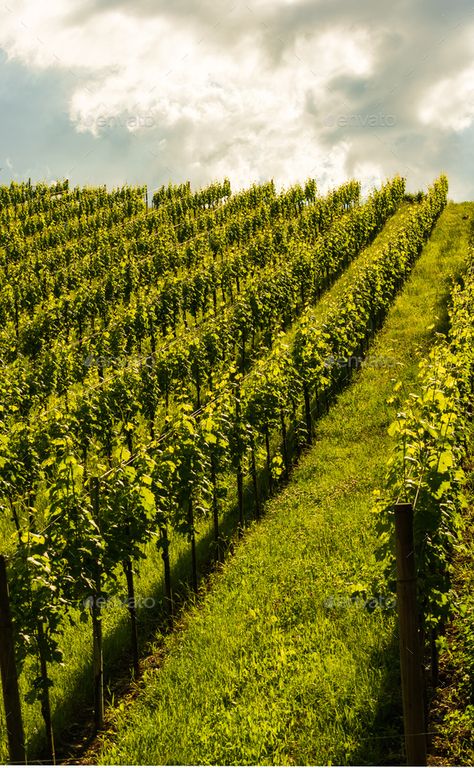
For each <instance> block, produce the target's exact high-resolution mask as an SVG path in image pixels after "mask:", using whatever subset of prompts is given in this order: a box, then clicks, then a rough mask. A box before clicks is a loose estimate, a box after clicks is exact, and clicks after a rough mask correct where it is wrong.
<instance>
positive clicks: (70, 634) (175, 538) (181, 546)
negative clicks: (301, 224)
mask: <svg viewBox="0 0 474 768" xmlns="http://www.w3.org/2000/svg"><path fill="white" fill-rule="evenodd" d="M402 208H403V210H405V206H402ZM402 226H403V215H402V214H401V212H400V211H397V212H396V213H395V214H394V216H393V217H391V218H390V220H389V222H388V223H387V225H386V227H385V228H384V229H383V230H382V232H381V233H380V234H379V235H378V236H377V237H376V238H375V240H374V243H373V246H374V247H369V248H367V249H365V250H363V251H362V252H361V253H360V254H359V255H358V256H357V257H356V258H355V259H354V261H353V262H352V264H351V266H350V269H351V270H352V268H353V264H360V263H361V262H362V261H365V260H366V259H368V258H370V256H371V254H373V253H374V252H375V250H376V249H377V248H378V246H379V245H380V244H381V243H382V242H385V241H386V239H387V237H388V236H389V235H393V234H394V232H395V231H397V229H400V227H402ZM351 274H352V272H351ZM341 282H344V285H346V273H344V274H342V275H341V276H340V277H339V279H338V280H336V282H335V284H334V285H333V286H332V287H331V288H330V289H328V291H327V292H326V293H325V294H324V296H325V298H326V297H327V298H329V299H330V298H331V297H332V296H333V294H334V293H335V292H336V291H340V285H341ZM297 322H298V321H296V323H297ZM295 325H296V324H295ZM293 330H294V327H293V328H292V329H290V330H289V333H288V338H290V335H291V333H292V332H293ZM225 480H226V478H222V482H225ZM227 480H228V483H229V493H228V498H227V500H226V502H225V503H224V504H223V505H222V514H221V520H220V524H221V531H222V534H223V536H224V537H230V536H232V534H233V533H234V532H235V529H236V526H237V510H236V493H235V488H234V485H235V483H234V478H233V477H232V478H231V477H229V478H227ZM249 485H250V483H249ZM246 502H247V503H246V512H247V514H248V515H250V507H251V506H252V504H251V499H250V494H246ZM13 533H14V528H13V523H12V521H11V520H9V519H8V517H4V518H2V519H1V520H0V542H2V545H3V546H4V547H5V546H6V545H5V542H6V541H7V540H8V539H9V538H10V537H11V536H12V535H13ZM13 541H14V537H13V539H12V542H13ZM212 555H213V542H212V532H211V524H210V522H209V520H202V521H199V536H198V561H199V567H200V571H201V572H202V571H203V570H204V569H205V567H206V565H207V564H208V562H209V560H210V559H212ZM170 557H171V567H172V578H173V585H174V587H175V588H179V587H180V585H181V591H182V592H183V593H186V587H185V586H184V584H185V582H186V581H189V579H190V573H191V566H190V556H189V545H188V543H187V542H186V540H185V539H184V538H183V537H182V536H180V535H179V534H173V533H172V532H171V542H170ZM162 570H163V567H162V561H161V556H160V553H159V552H158V551H157V549H156V547H155V546H154V544H151V545H149V546H148V547H147V548H146V558H145V559H144V560H142V561H141V562H140V563H139V564H138V566H137V576H136V590H137V597H138V598H139V599H140V598H146V599H150V598H151V599H152V600H154V601H155V604H156V609H151V610H150V609H147V608H144V609H143V610H141V611H139V619H140V627H139V632H140V635H141V637H142V638H146V637H147V636H149V635H150V628H153V629H154V628H155V627H156V625H157V623H158V622H159V621H160V618H161V607H162V595H163V591H164V589H163V579H162ZM119 578H120V581H121V583H122V585H123V586H122V590H121V592H120V595H119V597H122V598H124V597H126V595H125V593H124V579H123V576H122V574H120V577H119ZM76 618H77V616H76ZM103 623H104V637H105V649H104V650H105V653H104V656H105V672H106V677H107V679H108V680H109V681H110V680H112V679H114V677H116V676H117V673H118V674H119V676H120V677H121V678H123V677H124V672H125V669H124V667H125V668H126V666H127V660H126V654H127V650H128V648H129V628H128V616H127V611H126V609H125V608H124V607H123V606H121V605H120V602H119V600H113V601H112V602H111V603H110V604H109V605H108V606H107V607H106V608H105V610H104V622H103ZM61 647H62V648H63V650H64V662H65V663H64V665H63V666H61V667H60V666H58V665H55V666H53V667H51V670H50V674H51V678H52V679H53V681H54V686H53V687H52V689H51V703H52V710H53V724H54V730H55V734H56V736H57V741H58V746H59V752H60V753H61V751H62V744H61V740H62V738H63V736H64V737H65V741H66V742H67V740H68V738H69V737H68V733H67V732H68V728H69V726H70V725H71V723H72V724H73V725H74V724H75V723H76V722H77V720H79V723H80V722H81V721H82V722H83V723H84V720H85V719H87V715H88V714H90V712H91V707H92V685H91V678H92V671H91V650H92V643H91V628H90V625H89V624H79V625H78V626H76V627H74V628H70V627H68V626H67V627H66V632H65V634H64V637H63V638H62V640H61ZM142 650H144V648H142ZM124 658H125V663H124ZM36 674H37V673H36V669H35V668H34V663H33V662H32V661H31V662H30V663H29V664H28V665H27V667H26V669H25V670H24V672H23V674H22V675H21V679H20V685H21V690H22V693H26V692H27V690H28V681H29V680H31V679H34V677H36ZM78 713H80V714H79V717H77V715H78ZM24 722H25V732H26V737H27V747H28V754H29V756H30V758H31V757H32V756H37V755H38V754H40V753H41V749H42V748H43V744H44V733H43V725H42V719H41V714H40V708H39V705H38V704H36V705H34V706H32V705H27V704H25V705H24ZM74 730H75V729H74ZM5 749H6V738H5V726H4V721H3V713H2V712H1V711H0V759H6V752H5Z"/></svg>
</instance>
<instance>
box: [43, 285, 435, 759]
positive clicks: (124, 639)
mask: <svg viewBox="0 0 474 768" xmlns="http://www.w3.org/2000/svg"><path fill="white" fill-rule="evenodd" d="M401 288H402V285H400V286H399V289H401ZM449 293H450V292H449V288H448V286H447V287H446V291H445V293H444V294H443V295H442V296H441V297H440V299H439V301H438V303H437V306H436V314H437V316H438V319H437V323H436V327H435V329H434V330H433V332H432V333H435V332H446V331H447V330H448V313H447V304H448V297H449ZM387 311H388V310H387ZM384 319H385V313H384V315H383V316H380V317H378V318H376V320H375V322H374V328H373V333H372V334H370V335H367V336H366V338H365V339H364V340H363V341H362V342H361V345H360V348H359V350H357V351H356V353H355V354H356V355H360V356H362V357H363V356H364V354H366V353H367V351H368V350H369V348H370V343H371V338H373V337H374V335H375V333H376V332H377V331H378V330H379V329H380V328H381V327H382V324H383V321H384ZM353 372H354V371H353V370H352V369H349V370H347V371H344V372H342V373H341V372H339V373H338V375H337V376H335V377H334V380H333V384H332V387H331V390H330V392H329V393H328V397H327V398H324V397H323V398H320V401H319V402H314V401H313V402H312V404H311V406H312V407H311V412H312V419H313V421H314V422H316V421H317V419H318V418H320V417H321V416H322V415H324V413H326V412H327V410H328V409H329V407H334V404H335V403H336V402H337V396H338V394H340V393H341V392H342V391H343V390H344V389H345V388H346V386H347V385H348V384H350V382H351V380H352V374H353ZM303 421H304V416H302V417H301V423H303ZM296 434H297V433H296V431H295V429H293V428H291V427H289V428H288V434H287V438H288V452H289V457H290V464H291V466H292V468H293V466H294V465H295V463H296V462H297V460H298V458H299V456H300V454H301V452H302V451H303V450H304V448H305V447H304V446H302V445H301V439H300V438H299V439H297V436H296ZM278 442H279V438H277V437H275V438H274V439H273V440H272V444H273V446H275V445H276V444H277V443H278ZM308 447H309V446H308ZM290 477H291V473H290ZM288 479H289V478H287V479H286V480H283V481H280V482H278V483H274V489H273V490H274V492H278V490H279V489H280V488H281V487H282V485H283V484H285V482H286V481H287V480H288ZM269 485H270V483H269V476H268V472H267V471H266V470H265V469H261V470H260V472H259V476H258V487H259V495H260V501H261V505H262V510H263V511H264V506H263V505H264V502H265V500H266V499H267V498H268V497H269V495H270V493H269ZM232 495H233V494H232ZM254 507H255V503H254V495H253V488H252V482H251V480H247V482H246V483H245V485H244V517H245V520H246V521H247V522H248V521H250V519H253V518H254V517H255V514H254ZM238 518H239V515H238V509H237V504H236V503H229V504H228V506H227V510H226V513H225V514H224V516H223V518H222V519H221V521H220V534H221V539H222V542H223V548H224V549H225V550H226V552H227V553H230V554H231V553H232V552H233V550H234V547H235V546H236V544H237V542H238V534H237V532H238ZM244 536H245V533H244ZM196 556H197V565H198V573H199V576H200V592H201V594H202V593H203V591H204V589H205V584H206V576H207V575H208V574H209V573H210V572H211V571H212V570H213V569H214V568H215V566H216V544H215V541H214V534H213V531H212V530H211V529H209V530H208V531H207V532H206V533H204V534H202V535H201V536H200V537H199V539H197V540H196ZM160 570H161V568H160V558H157V578H156V581H155V582H154V584H153V586H152V588H151V590H150V597H153V601H154V607H153V608H141V609H140V608H139V609H138V611H137V619H138V622H139V632H140V637H139V643H140V656H141V658H143V657H144V656H146V654H147V651H148V646H149V642H150V641H151V640H152V639H153V637H154V636H155V635H156V634H159V633H162V634H166V633H167V632H169V631H170V622H169V617H168V612H167V610H166V605H165V600H164V595H163V576H162V573H159V571H160ZM171 576H172V583H173V590H174V597H175V606H176V612H175V615H176V617H177V618H179V615H180V613H181V612H182V610H183V608H184V607H185V606H186V605H188V604H189V603H190V602H192V601H195V600H198V599H199V593H198V595H195V594H194V593H193V592H192V591H191V589H190V587H189V582H190V577H191V554H190V550H188V549H187V550H185V551H183V552H182V553H181V554H180V556H179V557H178V558H177V560H176V562H175V563H174V565H173V567H172V572H171ZM91 643H92V639H91ZM130 646H131V643H130V628H129V621H128V618H127V616H125V615H124V616H123V618H122V619H121V620H120V622H119V623H118V625H117V626H116V628H115V629H114V630H113V631H112V632H110V633H108V634H107V635H106V636H105V638H104V660H105V677H106V681H107V685H108V702H109V703H113V701H114V700H115V698H116V697H119V696H120V695H122V694H123V693H125V692H127V691H130V681H131V668H132V657H131V652H130ZM371 663H372V664H373V665H374V667H382V669H383V683H382V686H381V688H380V691H379V696H378V705H377V711H376V713H375V715H373V716H371V717H368V718H367V722H366V732H367V738H366V741H365V742H364V743H363V744H362V745H361V747H360V748H358V749H357V750H355V751H354V754H353V755H351V760H350V762H351V764H359V765H362V764H370V763H373V764H379V765H381V764H387V765H390V764H397V763H399V762H400V755H401V746H402V736H401V733H402V720H401V704H400V700H399V699H400V686H399V672H398V645H397V641H396V639H395V637H394V638H393V642H392V643H391V645H390V646H389V647H388V648H387V649H386V651H385V652H384V653H383V654H382V655H381V654H380V653H378V654H376V655H375V656H374V657H373V659H372V660H371ZM78 713H79V714H78ZM361 719H362V722H364V713H361ZM71 723H73V725H71ZM53 726H54V729H55V732H56V736H57V752H58V758H59V759H69V760H70V761H71V762H72V760H77V759H80V757H81V755H83V754H84V752H85V751H86V749H87V747H88V746H89V745H90V743H91V741H92V739H93V737H94V728H93V709H92V670H91V667H90V665H84V666H83V668H82V669H81V670H80V672H79V674H78V676H77V683H76V685H75V687H74V688H72V690H71V691H70V694H69V695H68V696H67V699H65V700H63V701H61V702H60V703H59V704H56V707H55V710H54V713H53ZM380 734H384V735H383V736H380ZM43 750H44V738H43V734H42V731H39V732H38V733H37V734H36V735H35V736H34V737H32V738H31V739H30V741H29V745H28V751H29V753H30V754H33V755H37V756H39V759H38V760H37V762H41V756H42V755H43V757H44V751H43ZM30 762H32V761H31V760H30Z"/></svg>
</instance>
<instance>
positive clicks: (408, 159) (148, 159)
mask: <svg viewBox="0 0 474 768" xmlns="http://www.w3.org/2000/svg"><path fill="white" fill-rule="evenodd" d="M465 2H467V0H454V3H455V5H456V4H457V5H460V4H462V3H465ZM350 5H351V4H348V3H347V0H317V2H316V0H247V2H246V3H243V4H239V3H235V2H234V1H233V0H228V2H227V0H226V2H223V3H222V4H219V6H216V5H215V4H213V3H211V0H201V2H200V3H198V4H196V3H193V2H191V0H173V3H169V2H167V0H134V3H133V4H131V3H127V2H126V0H100V2H99V0H50V1H49V2H48V4H41V3H38V2H37V0H17V1H16V3H15V5H13V4H12V5H11V7H8V6H0V49H3V50H4V51H5V52H6V53H7V55H8V57H9V58H10V61H14V62H15V63H20V64H21V65H22V66H23V67H24V68H25V69H26V70H27V71H32V72H34V73H35V75H36V76H37V77H38V76H39V75H38V73H39V74H40V75H41V77H42V78H43V79H44V80H46V79H47V78H48V79H49V80H48V82H49V86H48V94H49V95H50V96H51V93H52V87H53V86H52V83H53V82H54V81H55V79H56V82H59V83H60V84H61V91H60V93H59V94H58V95H57V96H56V94H55V98H54V103H55V108H56V110H58V105H60V107H59V108H62V109H63V110H64V112H65V113H66V115H67V116H68V117H69V124H68V125H67V128H66V130H70V135H69V134H68V136H67V137H66V136H64V137H62V138H63V140H62V145H63V147H64V152H66V151H67V147H68V145H70V146H71V155H73V156H74V157H75V158H76V152H75V145H76V144H77V146H79V147H80V148H81V149H80V152H79V155H80V158H89V157H91V158H92V157H93V158H94V159H91V160H89V159H87V160H86V162H85V163H84V164H83V163H82V161H81V162H79V161H77V159H75V161H74V163H75V164H74V167H75V168H76V169H79V168H81V172H82V169H83V168H84V172H88V173H89V174H90V173H91V171H93V173H94V174H96V175H98V174H99V173H102V174H103V175H104V180H107V178H110V177H111V176H112V170H110V172H108V165H107V164H110V163H114V162H115V166H114V169H113V177H114V183H115V182H116V180H117V178H120V176H119V174H120V170H121V169H124V168H125V165H126V163H128V170H127V171H125V170H124V171H123V174H124V175H125V174H126V173H130V170H129V169H130V168H133V173H134V174H135V173H136V174H137V178H138V176H139V175H140V174H141V175H144V176H146V178H147V179H150V176H153V177H154V183H160V179H157V178H156V175H158V174H160V173H161V174H162V173H163V169H165V172H166V173H168V172H169V173H170V174H171V178H173V179H174V180H179V179H183V178H191V180H192V181H193V183H199V184H201V183H207V182H208V181H210V180H211V179H214V178H216V177H221V176H223V175H227V176H229V177H230V178H231V180H232V181H233V183H234V185H235V184H237V185H238V186H242V185H246V184H247V183H250V182H251V181H253V180H258V179H264V178H269V177H273V178H274V179H275V181H277V183H284V184H287V183H291V182H292V181H294V180H296V179H301V178H304V177H305V176H308V175H310V174H312V175H315V176H316V177H317V179H318V182H319V184H320V186H321V187H323V188H324V186H331V185H333V184H335V183H337V182H338V181H341V180H342V179H344V178H346V177H347V175H348V173H349V172H351V173H352V174H355V173H357V175H360V176H361V178H362V181H363V182H364V184H365V185H366V186H370V185H371V184H372V183H375V182H376V181H380V180H381V179H383V178H385V177H386V176H387V175H389V174H390V173H392V172H396V171H397V170H399V171H400V172H402V173H406V172H408V173H409V174H411V175H415V172H416V183H417V184H418V183H423V182H425V183H426V182H428V181H431V178H432V175H434V174H435V173H437V172H438V171H439V170H441V167H445V166H444V163H443V162H441V161H440V156H441V155H442V153H443V151H444V152H446V147H447V146H448V148H449V147H450V146H451V144H449V145H447V142H448V141H449V140H450V139H451V138H452V136H453V131H458V132H459V131H462V130H465V129H466V128H467V127H468V126H469V125H471V124H472V123H473V122H474V120H473V117H474V109H473V106H472V102H473V99H472V91H473V88H474V81H473V72H474V68H473V67H472V66H471V67H468V66H467V61H466V54H470V53H472V45H471V42H472V41H471V42H469V39H468V38H469V35H468V33H467V32H466V31H465V30H464V28H463V29H461V28H460V27H459V24H457V25H456V26H455V25H452V30H451V32H449V29H451V28H450V27H448V31H447V32H446V33H445V27H446V25H447V21H448V16H449V13H450V11H449V12H448V11H446V12H445V16H446V18H444V19H442V18H441V16H440V15H439V14H438V15H437V14H436V13H434V12H432V9H430V8H429V7H428V4H427V2H426V0H420V4H419V5H418V6H417V9H416V10H415V9H414V8H413V6H412V5H410V4H409V3H406V4H403V8H402V9H401V10H400V12H398V11H397V13H395V11H394V10H393V9H389V10H387V7H382V6H381V5H380V4H377V3H375V0H361V2H360V3H358V4H357V8H356V7H355V6H354V8H352V7H350ZM452 12H453V16H454V17H455V21H458V15H459V14H458V8H455V9H454V10H453V11H452ZM466 29H467V27H466ZM440 30H442V31H443V36H441V37H440ZM454 38H455V40H456V54H459V51H462V55H461V56H459V61H457V60H456V54H455V53H453V39H454ZM443 40H445V42H443ZM469 46H470V47H469ZM423 51H430V52H431V54H430V56H429V57H427V56H426V55H424V56H422V53H423ZM455 65H456V66H455ZM7 66H8V64H7ZM459 72H460V73H459ZM456 73H457V74H456ZM0 83H1V81H0ZM420 95H421V96H420ZM38 101H39V102H40V103H41V100H40V99H39V100H38ZM15 103H18V104H21V100H20V99H18V100H17V102H15ZM35 104H36V100H35ZM18 108H19V107H18ZM25 110H26V107H25ZM387 115H388V118H389V119H390V121H389V122H388V120H387V119H386V116H387ZM42 125H43V126H50V125H53V126H60V129H61V131H64V130H65V128H64V125H65V122H64V116H63V115H61V117H60V118H59V119H58V116H57V115H56V118H54V117H52V118H51V119H49V118H48V120H46V119H44V120H43V121H42ZM421 125H422V126H426V128H427V129H426V130H425V129H424V128H420V126H421ZM5 130H7V129H5ZM39 130H40V129H39V128H38V137H37V139H38V142H39V143H40V144H42V147H43V148H46V150H47V152H48V154H50V155H52V157H48V163H49V165H50V166H51V167H53V168H54V141H53V140H51V139H49V140H48V136H46V135H44V136H42V137H41V136H39ZM43 130H45V128H43ZM53 130H54V128H53ZM58 130H59V128H58ZM35 139H36V136H35ZM9 141H10V140H9ZM48 141H49V143H48ZM12 142H13V143H14V137H12ZM25 142H26V138H25ZM91 147H92V149H91ZM5 151H6V152H8V153H9V154H10V155H11V156H12V157H14V155H13V153H12V151H11V149H10V147H9V148H8V149H6V150H5ZM448 151H449V149H448ZM91 153H92V154H91ZM43 155H44V152H43ZM99 157H100V158H101V162H102V165H98V164H97V163H98V161H99ZM134 157H139V158H140V165H139V166H138V165H134V164H133V163H134ZM453 157H454V155H453ZM456 157H459V152H458V153H457V155H456ZM114 158H115V161H114ZM43 162H44V163H46V159H44V161H43ZM454 162H456V163H457V160H455V161H454ZM14 164H15V168H17V167H18V159H17V158H16V157H14ZM461 166H463V167H464V164H463V163H461ZM446 170H448V171H449V168H448V169H446ZM56 173H60V170H59V169H58V170H56ZM425 177H426V179H425ZM166 180H168V179H166Z"/></svg>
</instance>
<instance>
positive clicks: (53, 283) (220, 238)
mask: <svg viewBox="0 0 474 768" xmlns="http://www.w3.org/2000/svg"><path fill="white" fill-rule="evenodd" d="M357 194H358V189H357V188H354V196H355V199H357ZM339 197H341V198H343V199H344V200H347V193H346V192H345V187H343V188H341V193H340V195H339V192H338V191H336V192H335V193H333V195H330V196H329V198H328V201H327V202H326V203H321V204H320V205H321V206H323V205H325V213H326V216H328V212H327V210H326V209H327V208H328V207H329V209H330V210H331V211H332V215H334V212H335V203H336V200H338V199H339ZM276 201H277V202H278V198H276ZM263 213H266V212H265V211H263ZM234 216H235V214H232V217H231V218H230V220H229V221H228V225H227V226H226V227H223V226H222V225H220V227H219V233H218V235H217V236H213V233H212V230H211V231H210V233H209V231H208V232H206V234H205V235H203V238H202V240H201V241H199V240H198V241H197V242H196V243H195V244H194V246H193V247H191V245H190V243H189V242H188V243H186V244H183V246H182V247H180V248H178V247H177V242H176V239H175V237H174V236H173V233H172V232H171V233H170V231H169V229H166V230H165V231H164V232H163V229H162V228H161V229H158V231H157V236H155V237H152V238H150V239H149V240H148V242H147V241H146V240H144V239H143V230H144V228H145V227H149V222H150V220H153V214H152V215H151V216H148V217H147V218H143V219H141V220H140V221H141V226H140V229H141V231H140V229H138V231H137V227H136V226H135V225H134V224H132V227H133V230H134V231H133V238H134V240H133V241H130V240H129V236H130V234H131V233H130V227H126V228H125V231H123V230H122V229H120V230H118V233H117V234H118V238H115V242H114V241H113V240H112V241H111V240H110V239H109V238H107V239H103V230H101V240H102V242H99V243H97V242H96V238H91V240H90V242H89V243H88V242H85V243H84V244H83V246H84V250H83V248H82V247H81V251H80V253H81V256H80V258H78V249H77V247H76V246H75V245H74V244H72V243H70V244H69V245H68V246H67V248H66V249H64V250H63V249H61V250H60V252H59V255H61V256H62V257H63V259H65V260H66V263H65V265H64V267H63V269H60V268H59V267H60V264H59V263H58V259H57V258H56V256H55V254H53V263H51V259H50V258H49V255H47V254H44V253H43V254H42V256H41V264H39V257H38V255H36V256H35V260H34V262H33V264H31V266H30V267H27V266H26V265H25V262H24V260H22V261H21V262H20V263H19V268H18V274H17V275H16V276H14V275H12V274H11V271H10V273H9V281H7V282H6V284H5V285H4V287H3V289H2V295H1V296H0V313H1V315H2V316H3V319H4V321H7V320H8V319H10V318H12V317H14V318H15V326H17V325H18V324H19V322H20V319H21V313H22V311H23V310H24V309H25V308H27V309H28V312H29V313H31V312H32V311H34V308H35V307H36V306H37V304H38V303H39V302H45V301H47V300H48V298H49V297H50V295H51V293H53V294H54V298H53V299H52V300H50V301H49V302H48V303H49V304H50V308H49V309H48V311H49V313H50V314H52V315H53V316H54V315H56V314H57V309H56V307H57V305H58V304H64V305H65V307H66V310H65V311H66V313H67V315H68V316H69V314H70V310H69V308H70V306H71V309H72V313H74V303H75V297H74V295H69V296H63V295H62V296H61V298H60V299H59V298H56V297H59V295H60V294H63V293H64V289H65V287H66V286H65V281H67V283H71V282H72V286H73V287H74V286H78V285H79V286H80V283H81V281H83V282H85V281H86V280H89V279H90V276H91V273H92V275H93V276H94V278H95V280H96V282H97V283H98V285H99V291H102V282H101V281H100V276H101V275H102V274H103V273H104V272H106V273H107V278H106V279H107V283H106V285H105V287H104V288H103V293H104V295H105V296H106V297H107V300H108V301H111V300H112V299H113V298H117V297H116V296H114V295H113V290H114V286H115V287H116V290H117V291H119V290H120V288H119V287H122V286H123V290H124V291H125V296H128V295H130V293H131V291H132V290H133V289H134V288H135V287H136V286H137V285H139V284H141V285H147V284H149V283H151V282H154V281H155V280H156V279H158V278H159V277H160V276H161V275H163V274H164V273H165V272H166V271H167V270H168V271H171V270H173V272H176V270H177V269H178V267H179V266H180V265H184V266H186V267H188V268H189V266H190V263H192V262H197V260H202V259H203V258H206V257H207V258H208V259H209V260H212V258H213V256H215V255H216V252H217V248H223V247H224V248H225V247H226V245H230V244H232V243H233V242H235V239H236V236H238V241H239V243H240V244H241V243H242V241H243V239H246V238H245V234H244V232H242V230H241V227H240V226H239V227H237V230H236V223H237V221H236V219H234ZM236 218H237V217H236ZM269 220H270V219H269V217H268V216H266V215H263V216H260V217H259V219H258V220H256V222H255V226H254V227H253V228H252V230H251V231H248V230H247V236H251V237H253V236H254V234H255V232H256V231H257V230H259V229H261V228H262V227H264V226H266V225H267V224H268V223H269ZM211 222H212V219H211ZM247 223H248V218H247ZM110 232H111V234H112V235H114V230H110ZM137 242H139V244H140V247H139V248H138V247H136V245H137ZM144 245H146V250H144ZM209 246H210V247H209ZM94 250H97V252H96V253H94V254H93V255H92V253H91V251H94ZM114 267H115V269H117V270H118V274H114V272H113V268H114ZM52 268H54V272H53V271H52ZM111 291H112V295H110V293H111ZM83 293H85V294H87V296H88V297H89V298H88V299H87V301H88V302H90V301H91V298H90V286H88V287H87V291H84V292H83ZM79 296H80V291H79ZM45 312H46V307H45V306H43V307H42V309H41V312H40V314H41V315H44V314H45ZM19 316H20V318H19ZM57 319H58V322H59V321H60V319H61V318H60V317H58V318H57ZM46 322H47V321H46ZM15 330H16V332H18V328H17V327H15ZM40 335H41V334H40Z"/></svg>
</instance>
